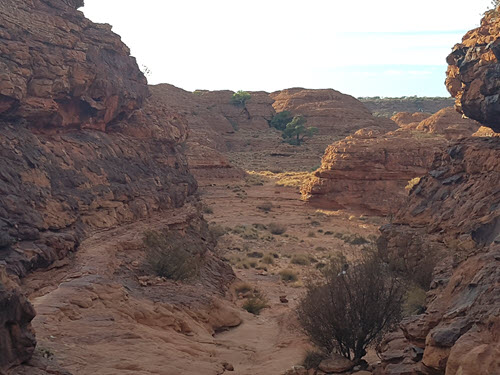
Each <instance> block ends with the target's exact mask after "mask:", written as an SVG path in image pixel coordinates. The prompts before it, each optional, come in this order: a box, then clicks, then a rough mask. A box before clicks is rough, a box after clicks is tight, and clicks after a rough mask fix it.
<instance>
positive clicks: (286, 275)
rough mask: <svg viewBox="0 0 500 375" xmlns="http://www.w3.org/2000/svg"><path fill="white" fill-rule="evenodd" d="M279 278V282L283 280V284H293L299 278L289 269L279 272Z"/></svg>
mask: <svg viewBox="0 0 500 375" xmlns="http://www.w3.org/2000/svg"><path fill="white" fill-rule="evenodd" d="M280 277H281V280H283V281H285V282H294V281H297V280H299V277H298V276H297V274H296V273H295V272H294V271H292V270H289V269H286V270H282V271H280Z"/></svg>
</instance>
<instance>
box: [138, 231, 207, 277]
mask: <svg viewBox="0 0 500 375" xmlns="http://www.w3.org/2000/svg"><path fill="white" fill-rule="evenodd" d="M143 244H144V247H145V249H146V256H145V264H146V267H147V268H148V269H150V270H151V271H152V272H153V273H154V274H155V275H157V276H161V277H166V278H168V279H173V280H186V279H189V278H193V277H195V276H197V275H198V274H199V270H200V266H201V256H200V254H199V249H200V247H201V246H202V244H201V243H197V242H196V241H193V240H190V239H189V238H187V237H183V236H182V235H181V234H180V233H177V232H170V231H165V232H154V231H150V232H146V233H144V238H143Z"/></svg>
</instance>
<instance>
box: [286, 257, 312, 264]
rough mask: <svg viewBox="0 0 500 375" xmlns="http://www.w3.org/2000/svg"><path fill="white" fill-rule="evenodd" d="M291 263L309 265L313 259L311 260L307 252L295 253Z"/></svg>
mask: <svg viewBox="0 0 500 375" xmlns="http://www.w3.org/2000/svg"><path fill="white" fill-rule="evenodd" d="M290 263H292V264H297V265H299V266H308V265H309V264H311V261H310V260H309V256H307V255H305V254H294V255H293V256H292V259H291V260H290Z"/></svg>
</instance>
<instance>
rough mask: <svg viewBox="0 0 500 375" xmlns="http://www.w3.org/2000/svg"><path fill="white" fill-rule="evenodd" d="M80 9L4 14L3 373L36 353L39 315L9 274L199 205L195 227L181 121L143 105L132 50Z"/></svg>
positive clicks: (23, 6)
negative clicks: (100, 236)
mask: <svg viewBox="0 0 500 375" xmlns="http://www.w3.org/2000/svg"><path fill="white" fill-rule="evenodd" d="M81 5H83V2H82V1H78V0H73V1H71V0H43V1H42V0H23V1H18V0H15V1H14V0H5V1H2V3H1V4H0V24H1V25H2V27H1V28H0V51H1V53H0V66H1V73H0V165H1V166H2V168H1V169H0V273H1V275H2V278H1V283H0V284H1V285H2V286H1V287H0V305H2V306H4V307H5V308H2V309H0V323H1V324H0V372H2V371H3V370H5V369H8V368H9V367H11V366H13V365H17V364H19V363H20V362H24V361H25V360H27V359H29V357H30V356H31V353H32V352H33V348H34V345H35V340H34V336H33V335H32V332H31V330H30V328H29V322H30V321H31V319H32V318H33V315H34V311H33V309H32V307H31V306H30V305H29V303H28V302H27V301H26V299H24V297H22V296H21V295H20V294H19V292H18V291H17V290H16V289H15V288H13V287H11V285H12V283H11V282H10V281H8V279H7V278H6V276H5V275H7V274H8V276H9V277H10V278H11V279H12V280H16V279H17V278H20V277H23V276H25V275H26V274H27V273H28V272H30V271H33V270H34V269H36V268H39V267H47V266H48V265H50V264H51V263H53V262H54V261H56V260H58V259H62V258H64V257H66V256H67V255H68V253H70V252H72V251H74V250H76V249H77V247H78V245H79V244H80V242H81V241H82V240H83V239H84V238H86V237H87V236H88V235H89V234H90V233H92V232H95V231H99V230H103V229H108V228H111V227H113V226H116V225H120V224H124V223H129V222H133V221H136V220H138V219H141V218H145V217H148V216H152V215H154V214H155V213H157V212H160V211H165V210H173V209H174V208H175V209H177V211H179V210H183V209H184V207H186V206H189V207H191V209H193V207H194V209H195V214H196V215H195V217H194V219H193V220H200V213H199V209H200V207H199V204H198V203H197V202H198V198H197V196H196V190H197V183H196V181H195V179H194V177H193V176H192V175H191V174H190V172H189V169H188V163H187V158H186V156H185V143H186V140H187V136H188V121H187V119H186V117H185V116H184V115H183V114H179V113H177V112H175V111H172V110H171V108H170V107H168V106H166V104H165V103H164V101H162V100H161V99H158V98H157V97H156V96H152V97H150V98H148V97H149V95H150V94H149V90H148V87H147V85H146V80H145V78H144V76H143V75H142V73H141V72H140V71H139V69H138V67H137V64H136V62H135V59H134V58H132V57H130V56H129V50H128V48H127V47H126V46H125V45H124V44H123V43H122V42H121V40H120V38H119V36H117V35H116V34H114V33H113V32H111V27H110V26H108V25H97V24H94V23H92V22H90V21H89V20H87V19H85V18H84V16H83V14H82V13H81V12H79V11H77V7H79V6H81ZM188 203H189V204H188ZM191 216H192V215H191ZM191 216H189V217H191ZM185 224H186V225H189V223H185ZM215 263H216V262H215ZM211 267H212V268H213V269H214V270H216V271H217V270H218V268H217V267H218V265H217V264H215V265H214V263H213V262H212V263H211ZM207 272H210V270H209V271H207ZM214 272H215V271H214Z"/></svg>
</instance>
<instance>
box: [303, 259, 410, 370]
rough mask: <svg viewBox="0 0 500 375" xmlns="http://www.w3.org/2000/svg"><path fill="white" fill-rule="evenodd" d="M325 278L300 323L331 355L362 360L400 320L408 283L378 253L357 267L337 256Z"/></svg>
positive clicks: (310, 288)
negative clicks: (405, 283) (403, 281)
mask: <svg viewBox="0 0 500 375" xmlns="http://www.w3.org/2000/svg"><path fill="white" fill-rule="evenodd" d="M321 274H322V278H321V279H320V280H319V281H316V282H311V283H309V285H307V292H306V295H305V296H304V297H303V298H302V300H301V301H300V304H299V306H298V309H297V313H298V317H299V321H300V323H301V325H302V327H303V329H304V331H305V332H306V333H307V335H308V336H309V337H310V339H311V340H312V341H313V342H314V343H315V344H316V345H317V346H318V348H320V349H321V350H322V351H324V352H325V353H332V352H335V353H338V354H340V355H342V356H344V357H346V358H348V359H352V360H354V361H357V360H360V359H361V358H362V357H363V356H364V355H365V354H366V350H367V348H368V346H369V345H370V344H371V343H373V342H374V341H376V340H377V339H379V338H380V337H381V335H382V334H383V333H384V332H385V331H387V330H388V329H389V328H391V326H392V325H393V324H395V323H397V322H398V321H399V319H400V316H401V312H402V305H403V301H404V295H405V286H404V283H402V281H401V280H400V279H399V278H398V277H397V276H396V275H395V274H394V273H392V272H390V270H389V268H388V267H387V266H386V265H385V264H384V263H383V262H382V261H381V260H380V259H379V258H378V257H377V256H376V255H374V254H367V255H364V256H362V257H361V258H360V259H358V260H357V261H355V262H348V261H347V260H346V258H344V257H341V256H339V257H334V258H333V259H331V261H330V263H329V264H328V265H327V266H326V267H324V269H323V270H322V273H321Z"/></svg>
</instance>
